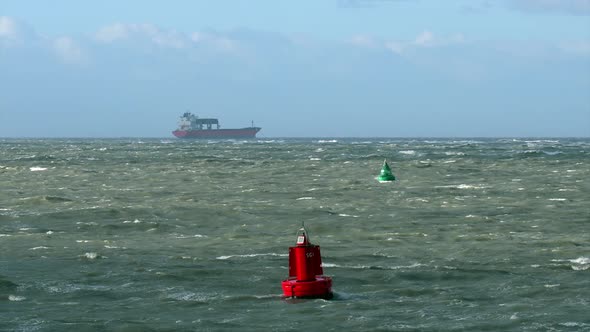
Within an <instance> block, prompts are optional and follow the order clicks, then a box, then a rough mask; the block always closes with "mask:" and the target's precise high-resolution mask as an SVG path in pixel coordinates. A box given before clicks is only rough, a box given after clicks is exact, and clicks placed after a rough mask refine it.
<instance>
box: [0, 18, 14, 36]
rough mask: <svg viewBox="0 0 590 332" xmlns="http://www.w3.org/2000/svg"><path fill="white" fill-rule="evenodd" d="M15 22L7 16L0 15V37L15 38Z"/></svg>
mask: <svg viewBox="0 0 590 332" xmlns="http://www.w3.org/2000/svg"><path fill="white" fill-rule="evenodd" d="M16 34H17V33H16V22H15V21H14V20H13V19H11V18H10V17H8V16H0V38H16Z"/></svg>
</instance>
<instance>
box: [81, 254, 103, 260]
mask: <svg viewBox="0 0 590 332" xmlns="http://www.w3.org/2000/svg"><path fill="white" fill-rule="evenodd" d="M81 257H84V258H87V259H97V258H101V257H102V256H100V255H99V254H97V253H95V252H87V253H85V254H84V255H82V256H81Z"/></svg>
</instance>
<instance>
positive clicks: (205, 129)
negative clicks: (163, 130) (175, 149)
mask: <svg viewBox="0 0 590 332" xmlns="http://www.w3.org/2000/svg"><path fill="white" fill-rule="evenodd" d="M260 129H262V128H260V127H254V122H252V125H251V126H250V127H244V128H236V129H221V128H220V126H219V120H217V119H213V118H208V119H207V118H199V117H198V116H196V115H194V114H192V113H190V112H186V113H184V114H183V115H182V116H181V117H180V120H179V121H178V129H176V130H175V131H173V132H172V134H173V135H174V136H176V137H178V138H208V139H215V138H220V139H223V138H256V133H258V132H259V131H260Z"/></svg>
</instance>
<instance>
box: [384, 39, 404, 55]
mask: <svg viewBox="0 0 590 332" xmlns="http://www.w3.org/2000/svg"><path fill="white" fill-rule="evenodd" d="M385 48H386V49H388V50H390V51H391V52H393V53H396V54H399V55H402V54H403V53H404V51H405V49H406V47H405V46H404V44H403V43H400V42H395V41H389V42H386V43H385Z"/></svg>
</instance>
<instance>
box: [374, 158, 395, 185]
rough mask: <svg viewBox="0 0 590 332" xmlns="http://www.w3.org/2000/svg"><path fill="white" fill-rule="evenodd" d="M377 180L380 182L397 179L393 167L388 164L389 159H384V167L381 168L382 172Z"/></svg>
mask: <svg viewBox="0 0 590 332" xmlns="http://www.w3.org/2000/svg"><path fill="white" fill-rule="evenodd" d="M377 181H379V182H391V181H395V175H393V173H391V168H389V165H388V164H387V159H385V160H384V161H383V167H382V168H381V173H380V174H379V176H378V177H377Z"/></svg>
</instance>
